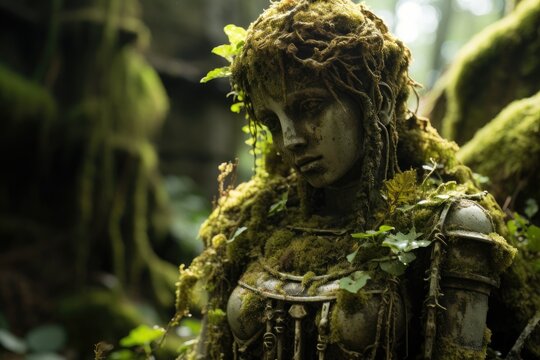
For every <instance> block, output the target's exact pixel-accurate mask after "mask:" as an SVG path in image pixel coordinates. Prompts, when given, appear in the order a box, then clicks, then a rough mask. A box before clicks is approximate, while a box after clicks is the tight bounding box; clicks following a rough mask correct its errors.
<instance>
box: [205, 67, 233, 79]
mask: <svg viewBox="0 0 540 360" xmlns="http://www.w3.org/2000/svg"><path fill="white" fill-rule="evenodd" d="M229 76H231V68H230V67H229V66H224V67H220V68H217V69H214V70H210V71H209V72H208V74H206V76H205V77H203V78H202V79H201V82H202V83H205V82H208V81H210V80H214V79H217V78H224V77H229Z"/></svg>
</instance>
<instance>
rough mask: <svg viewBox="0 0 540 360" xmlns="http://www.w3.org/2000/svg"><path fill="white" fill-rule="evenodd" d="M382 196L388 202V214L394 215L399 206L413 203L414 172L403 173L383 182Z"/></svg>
mask: <svg viewBox="0 0 540 360" xmlns="http://www.w3.org/2000/svg"><path fill="white" fill-rule="evenodd" d="M383 196H384V197H385V199H387V201H388V208H389V211H390V213H394V212H395V211H396V209H397V207H398V206H400V205H408V204H410V203H411V202H413V201H414V200H415V199H416V171H415V170H408V171H404V172H402V173H399V174H396V176H394V178H393V179H391V180H387V181H385V182H384V189H383Z"/></svg>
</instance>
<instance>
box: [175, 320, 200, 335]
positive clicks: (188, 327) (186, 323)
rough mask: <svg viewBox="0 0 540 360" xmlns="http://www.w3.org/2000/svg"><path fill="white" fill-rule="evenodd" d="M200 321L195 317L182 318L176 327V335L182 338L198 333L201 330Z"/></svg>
mask: <svg viewBox="0 0 540 360" xmlns="http://www.w3.org/2000/svg"><path fill="white" fill-rule="evenodd" d="M201 328H202V326H201V321H200V320H197V319H184V320H182V322H181V323H180V326H179V327H178V329H177V331H176V332H177V334H178V336H180V337H182V338H186V337H187V338H189V337H193V336H197V335H199V333H200V332H201Z"/></svg>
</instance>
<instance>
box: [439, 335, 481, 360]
mask: <svg viewBox="0 0 540 360" xmlns="http://www.w3.org/2000/svg"><path fill="white" fill-rule="evenodd" d="M490 341H491V331H490V330H489V329H488V328H486V329H485V330H484V341H483V344H482V349H481V350H475V349H471V348H467V347H464V346H461V345H458V344H456V343H455V342H454V341H453V340H452V339H450V338H447V337H444V336H442V337H440V338H439V339H437V343H436V352H435V353H436V354H437V356H436V357H435V359H436V360H484V359H485V358H486V351H487V345H488V344H489V342H490Z"/></svg>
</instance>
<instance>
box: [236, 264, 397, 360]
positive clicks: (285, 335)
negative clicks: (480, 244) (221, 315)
mask: <svg viewBox="0 0 540 360" xmlns="http://www.w3.org/2000/svg"><path fill="white" fill-rule="evenodd" d="M348 273H352V271H349V272H348ZM346 275H347V272H345V273H341V274H333V275H323V276H316V277H315V278H312V279H311V281H313V284H318V283H319V284H320V285H318V286H317V285H313V286H310V287H309V289H308V288H307V287H305V286H303V285H302V277H300V276H294V275H290V274H283V273H279V274H276V273H275V272H272V274H270V273H269V272H268V271H264V270H263V271H260V272H255V273H254V272H251V273H247V274H244V276H243V277H242V279H241V280H240V281H239V282H238V286H237V287H236V288H235V289H234V291H233V292H232V293H231V295H230V297H229V301H228V304H227V319H228V322H229V326H230V329H231V331H232V333H233V336H234V339H235V344H234V349H233V351H234V358H235V359H272V360H274V359H278V360H280V359H294V360H300V359H319V360H322V359H334V358H339V359H364V358H369V356H371V355H372V349H373V348H374V345H375V342H376V341H378V334H379V335H380V333H381V331H387V330H388V329H386V328H385V327H384V324H382V327H381V323H388V322H390V321H385V314H393V315H394V316H392V321H393V324H392V325H393V326H392V331H393V332H394V334H395V338H396V340H398V341H399V339H400V338H401V337H402V335H403V334H404V332H405V309H404V305H403V301H402V299H401V296H399V295H398V296H394V297H392V299H391V301H390V303H391V304H389V301H388V296H386V295H387V292H388V286H387V285H388V284H384V283H377V282H375V281H370V282H369V283H368V285H366V287H365V288H364V289H363V290H362V291H363V292H364V293H365V294H366V295H367V300H365V301H364V302H362V304H361V305H359V306H354V307H353V308H354V311H352V312H351V309H350V308H347V309H346V308H344V306H343V305H342V304H340V302H339V301H337V297H338V292H339V291H344V290H340V289H339V280H340V278H341V277H343V276H346ZM396 294H397V292H396ZM254 296H255V298H256V299H257V301H260V302H262V305H263V306H260V307H259V311H255V313H253V309H251V310H250V309H249V306H248V304H247V303H248V302H250V301H253V297H254ZM349 306H350V304H349ZM246 312H251V314H249V315H247V314H246ZM379 337H380V336H379ZM375 351H376V350H375Z"/></svg>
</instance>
